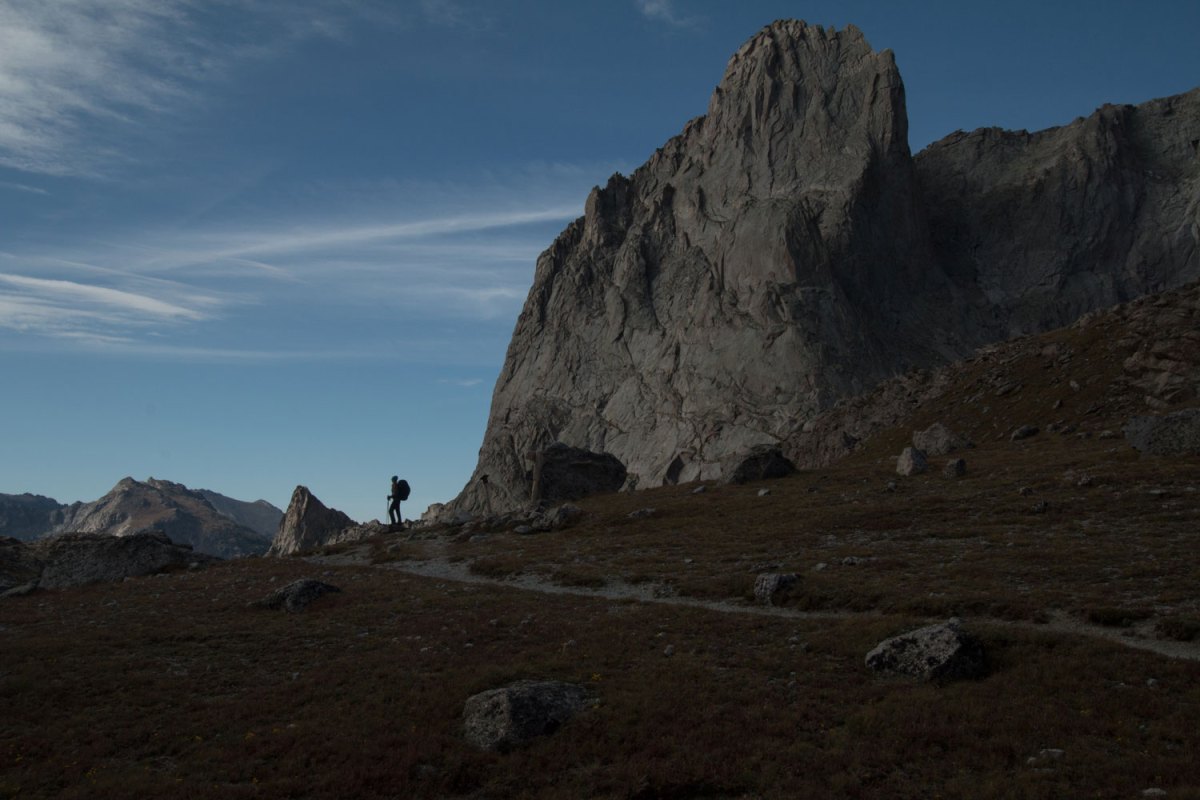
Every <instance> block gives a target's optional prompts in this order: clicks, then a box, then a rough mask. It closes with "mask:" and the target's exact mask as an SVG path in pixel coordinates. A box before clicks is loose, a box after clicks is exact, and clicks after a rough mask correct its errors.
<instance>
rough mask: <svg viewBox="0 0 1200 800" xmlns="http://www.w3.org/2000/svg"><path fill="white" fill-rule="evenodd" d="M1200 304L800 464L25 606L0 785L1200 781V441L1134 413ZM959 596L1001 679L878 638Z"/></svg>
mask: <svg viewBox="0 0 1200 800" xmlns="http://www.w3.org/2000/svg"><path fill="white" fill-rule="evenodd" d="M1197 298H1198V290H1197V289H1196V288H1195V287H1192V288H1189V289H1185V290H1181V291H1179V292H1175V293H1171V294H1168V295H1164V296H1161V297H1158V298H1151V299H1147V300H1144V301H1140V302H1138V303H1135V304H1132V305H1130V306H1127V307H1124V308H1120V309H1116V310H1114V311H1112V312H1110V313H1106V314H1101V315H1095V316H1093V317H1091V318H1088V319H1086V320H1085V321H1083V322H1082V323H1081V324H1079V325H1077V326H1075V327H1072V328H1070V329H1066V330H1062V331H1057V332H1054V333H1051V334H1047V335H1045V336H1042V337H1036V338H1028V339H1022V340H1018V341H1016V342H1013V343H1010V344H1008V345H1006V346H1004V347H998V348H993V349H991V350H989V351H987V352H985V353H983V354H981V355H980V356H979V357H977V358H976V359H974V360H972V361H970V362H964V363H962V364H958V365H954V366H953V367H951V368H949V369H948V370H947V371H945V372H942V373H922V374H914V375H910V376H906V377H905V378H903V379H901V380H898V381H896V382H894V383H893V384H890V385H887V386H884V387H881V389H880V390H879V392H877V393H876V394H875V395H873V396H871V397H868V398H865V399H864V400H862V401H861V402H859V403H857V404H847V405H846V406H844V407H843V408H841V409H837V410H835V413H834V414H833V415H832V416H831V417H830V418H829V419H827V420H825V421H823V422H822V423H821V425H822V426H825V427H816V426H814V428H813V431H811V432H813V433H815V434H819V435H821V436H823V437H824V436H827V435H828V436H830V437H833V436H836V435H837V434H838V433H840V432H850V433H851V436H852V438H854V439H856V440H857V441H856V442H855V443H854V445H853V447H852V448H851V451H852V452H851V453H850V454H849V455H848V456H847V457H845V458H844V459H842V460H840V461H838V462H836V463H834V464H832V465H828V466H823V467H820V468H814V469H808V470H804V471H801V472H799V473H797V474H795V475H793V476H791V477H787V478H782V479H777V480H771V481H761V482H751V483H747V484H743V485H732V484H730V485H723V484H715V483H695V484H688V485H679V486H670V487H662V488H658V489H653V490H646V491H638V492H624V493H617V494H609V495H604V496H597V497H592V498H588V499H584V500H581V501H578V502H577V503H576V504H575V505H576V508H577V509H578V510H577V511H576V512H571V513H557V514H549V515H541V516H533V517H529V518H525V517H521V518H517V517H509V518H506V519H500V518H496V519H491V520H488V519H480V520H474V521H471V522H467V523H465V524H459V525H455V526H449V527H440V528H435V527H427V528H419V529H416V530H408V531H398V532H390V533H383V532H381V533H379V534H378V535H376V536H374V537H373V538H370V539H368V540H366V541H356V542H343V543H339V544H335V545H332V546H329V547H325V548H321V549H317V550H309V551H307V552H303V553H300V554H299V555H298V556H297V557H289V558H253V559H243V560H237V561H231V562H226V563H221V564H218V565H216V566H211V567H208V568H206V569H203V570H178V571H174V572H168V573H165V574H163V575H161V576H150V577H141V578H135V579H131V580H127V581H125V582H122V583H109V584H96V585H91V586H85V587H81V588H75V589H69V590H62V591H37V592H34V593H32V594H28V595H24V596H18V597H10V598H6V599H4V600H0V651H2V652H3V653H4V658H3V659H2V660H0V698H3V704H4V709H5V713H4V714H3V715H0V758H2V759H3V760H2V761H0V797H24V796H58V797H89V798H91V797H106V796H107V797H128V796H140V795H149V794H154V795H157V796H168V797H170V796H188V797H240V796H246V797H256V798H258V797H298V796H299V797H344V796H360V797H397V796H404V797H408V796H415V797H472V798H484V797H572V798H574V797H629V798H633V797H646V798H649V797H695V796H707V797H795V796H821V797H880V798H882V797H888V798H895V797H914V798H915V797H921V798H928V797H933V796H939V795H940V796H943V797H979V798H989V797H997V798H998V797H1045V798H1051V797H1081V796H1088V797H1096V796H1098V797H1142V796H1169V797H1200V766H1198V765H1200V759H1198V758H1197V757H1196V756H1197V751H1198V750H1200V736H1198V735H1197V731H1200V661H1198V660H1200V596H1198V591H1197V590H1198V589H1200V561H1198V560H1197V559H1196V556H1195V535H1196V531H1197V529H1198V523H1200V455H1195V454H1192V455H1186V454H1185V455H1178V454H1177V455H1168V456H1160V455H1148V454H1143V453H1141V452H1139V451H1138V450H1137V449H1135V448H1134V447H1132V446H1131V444H1130V442H1129V441H1127V440H1126V438H1125V436H1124V434H1123V433H1122V429H1123V427H1124V426H1125V425H1126V423H1127V422H1128V420H1129V419H1130V417H1132V416H1136V415H1141V414H1145V413H1147V412H1150V413H1154V414H1165V413H1171V412H1175V411H1178V410H1181V409H1187V408H1189V407H1195V406H1196V405H1197V403H1196V400H1197V398H1196V395H1195V390H1196V387H1197V380H1196V376H1197V372H1196V370H1197V367H1198V365H1200V355H1198V352H1197V348H1196V347H1195V342H1196V338H1195V336H1194V334H1193V332H1194V330H1195V329H1197V327H1200V326H1197V325H1196V324H1195V322H1196V314H1197ZM898 398H899V399H898ZM913 398H915V400H914V399H913ZM906 404H907V405H906ZM906 408H907V409H908V410H905V409H906ZM839 415H840V416H839ZM889 415H890V416H889ZM862 421H866V422H868V423H870V424H862V425H860V426H859V427H855V428H848V427H846V425H847V424H848V423H850V422H862ZM935 422H936V423H940V424H942V425H943V426H944V427H945V428H946V429H947V430H949V431H951V432H952V433H954V434H956V435H955V436H953V437H946V436H941V437H938V436H935V435H932V434H931V435H929V436H925V437H922V436H918V437H916V441H917V442H919V443H920V444H921V445H922V446H923V447H925V448H927V451H928V452H927V455H926V458H925V461H926V463H927V465H928V466H927V469H926V470H925V471H924V472H919V473H916V474H911V475H900V474H898V472H897V463H898V461H899V459H898V457H899V456H900V454H901V452H902V450H904V449H905V448H906V447H911V446H912V445H913V444H914V431H916V432H924V431H926V430H927V429H929V428H930V427H931V426H932V425H933V424H934V423H935ZM838 425H842V426H843V427H842V429H841V431H839V429H838ZM1035 429H1036V431H1035ZM1177 438H1179V437H1177ZM1184 438H1186V437H1184ZM939 439H941V440H949V439H958V440H961V439H969V440H970V441H971V442H972V444H973V446H971V447H967V448H961V449H958V450H955V451H953V452H947V453H943V454H936V450H938V449H939V448H940V447H941V445H939V444H938V440H939ZM843 441H845V439H844V438H843ZM959 458H961V459H962V460H963V462H964V464H963V468H964V471H962V472H961V473H960V472H958V471H954V472H952V473H951V474H947V473H946V472H945V466H946V464H947V462H950V461H952V460H957V459H959ZM301 578H307V579H316V580H318V581H320V582H321V583H322V584H324V585H325V586H329V587H334V588H336V589H339V590H340V591H330V593H328V594H323V593H321V592H324V591H327V590H326V589H325V588H323V587H317V588H319V589H321V592H313V591H307V590H304V592H303V595H302V596H303V597H304V600H305V603H307V604H308V605H307V606H304V607H303V610H300V609H301V607H302V606H303V604H298V603H296V604H293V603H291V602H288V601H286V600H280V598H281V597H291V596H293V594H294V593H295V592H296V591H301V590H302V589H303V587H312V586H313V584H300V585H299V587H294V586H292V583H293V582H294V581H296V580H297V579H301ZM285 588H287V589H288V591H282V592H281V591H279V590H282V589H285ZM293 606H294V608H293ZM291 610H295V611H296V612H297V613H289V611H291ZM950 617H958V618H960V620H961V623H960V625H961V630H962V631H964V632H965V634H969V636H970V637H971V638H970V647H968V648H966V649H968V650H969V651H970V652H971V653H973V654H975V655H978V652H981V653H982V659H983V660H982V672H979V671H978V670H979V669H980V668H981V667H980V662H979V661H978V659H976V660H973V661H971V668H970V669H969V670H957V671H956V670H954V669H951V670H950V671H949V672H947V673H939V674H950V675H969V676H970V677H965V678H963V679H960V680H932V681H930V680H922V679H921V678H920V677H915V678H914V677H909V678H905V677H890V676H887V675H885V674H881V673H879V672H876V671H874V670H873V669H872V668H871V667H869V666H868V661H871V663H875V662H879V661H886V660H887V659H882V658H881V657H880V656H879V655H878V653H879V650H878V649H877V646H878V645H880V644H881V642H883V641H884V640H885V639H888V638H889V637H894V636H896V635H898V634H905V633H908V632H912V631H914V630H915V629H918V628H922V627H923V626H926V625H929V624H930V623H935V622H944V621H946V620H947V619H948V618H950ZM928 630H933V631H941V632H942V633H939V634H938V635H937V636H934V637H933V638H936V639H938V640H939V641H943V642H944V641H945V639H946V636H948V635H949V634H947V633H945V632H946V631H949V630H959V628H958V627H955V626H951V627H950V628H934V629H928ZM917 638H919V637H917ZM913 639H914V637H909V638H908V639H901V640H898V641H900V642H907V641H912V640H913ZM976 647H977V648H978V652H977V651H976V650H975V649H974V648H976ZM868 654H875V655H874V656H873V658H872V659H869V658H868ZM893 660H894V659H893ZM539 687H544V690H545V691H546V692H548V693H549V694H548V695H536V694H533V695H531V694H530V693H531V692H535V691H541V689H539ZM547 698H549V699H547ZM543 712H544V715H543V716H539V714H542V713H543ZM477 714H478V715H481V716H477ZM516 722H520V723H521V725H520V726H517V725H516ZM518 729H519V730H521V731H528V732H531V733H529V738H523V736H517V735H516V734H515V733H514V731H516V730H518ZM1160 792H1161V793H1166V794H1165V795H1162V794H1159V793H1160Z"/></svg>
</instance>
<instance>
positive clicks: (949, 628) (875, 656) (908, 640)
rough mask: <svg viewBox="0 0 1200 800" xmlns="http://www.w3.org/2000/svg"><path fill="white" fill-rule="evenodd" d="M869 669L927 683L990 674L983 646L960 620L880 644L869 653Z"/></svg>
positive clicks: (911, 632) (867, 659)
mask: <svg viewBox="0 0 1200 800" xmlns="http://www.w3.org/2000/svg"><path fill="white" fill-rule="evenodd" d="M866 664H867V667H868V668H869V669H872V670H875V671H876V672H882V673H885V674H892V675H906V676H909V677H913V678H919V679H921V680H925V681H939V682H941V681H952V680H960V679H967V678H979V677H982V676H983V675H984V674H985V673H986V672H987V662H986V659H985V656H984V651H983V645H982V644H981V643H980V642H979V640H978V639H976V638H975V637H973V636H971V635H969V634H967V633H965V632H963V630H962V628H961V625H960V623H959V621H958V620H957V619H952V620H949V621H948V622H944V623H941V624H938V625H930V626H928V627H925V628H920V629H918V630H915V631H910V632H909V633H905V634H902V635H900V636H895V637H893V638H891V639H887V640H885V641H883V642H880V643H879V644H878V645H877V646H876V647H875V649H873V650H872V651H871V652H869V653H867V657H866Z"/></svg>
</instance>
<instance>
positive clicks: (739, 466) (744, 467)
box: [726, 445, 796, 483]
mask: <svg viewBox="0 0 1200 800" xmlns="http://www.w3.org/2000/svg"><path fill="white" fill-rule="evenodd" d="M795 471H796V465H795V464H793V463H792V462H791V461H789V460H788V458H787V456H785V455H784V454H783V451H782V450H781V449H780V448H779V447H777V446H774V445H761V446H759V447H756V448H754V449H753V450H751V451H750V452H749V453H747V454H745V455H743V456H741V457H739V458H737V459H736V460H735V461H734V463H733V466H732V468H731V469H730V470H729V473H728V476H727V477H726V481H727V482H729V483H749V482H750V481H764V480H768V479H771V478H786V477H787V476H788V475H791V474H792V473H793V472H795Z"/></svg>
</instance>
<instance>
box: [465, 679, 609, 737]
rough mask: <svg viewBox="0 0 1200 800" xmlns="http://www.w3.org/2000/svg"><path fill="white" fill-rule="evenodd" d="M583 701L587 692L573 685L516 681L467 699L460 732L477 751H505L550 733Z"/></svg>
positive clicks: (569, 716) (560, 725) (555, 682)
mask: <svg viewBox="0 0 1200 800" xmlns="http://www.w3.org/2000/svg"><path fill="white" fill-rule="evenodd" d="M586 700H587V690H586V689H584V688H583V687H582V686H577V685H575V684H573V683H562V682H560V681H517V682H516V683H512V684H509V685H508V686H504V687H502V688H500V689H491V690H489V691H486V692H480V693H479V694H476V695H472V696H471V697H469V698H467V702H466V704H465V705H464V706H463V733H464V735H465V736H466V739H467V741H468V742H470V743H471V744H473V745H475V746H476V747H478V748H480V749H481V750H498V751H504V750H509V749H512V748H513V747H518V746H520V745H523V744H525V743H527V742H529V741H531V740H532V739H535V738H537V737H539V736H546V735H548V734H551V733H554V732H555V731H556V730H558V729H559V728H560V727H562V725H563V723H564V722H566V721H567V720H568V719H570V718H571V717H572V716H574V715H575V714H576V713H578V711H579V710H580V709H582V708H583V705H584V702H585V701H586Z"/></svg>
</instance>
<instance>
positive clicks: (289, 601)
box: [252, 578, 341, 614]
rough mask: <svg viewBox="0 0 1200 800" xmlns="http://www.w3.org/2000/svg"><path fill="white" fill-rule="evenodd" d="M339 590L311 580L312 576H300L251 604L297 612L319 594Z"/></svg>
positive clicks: (291, 612) (302, 609) (292, 612)
mask: <svg viewBox="0 0 1200 800" xmlns="http://www.w3.org/2000/svg"><path fill="white" fill-rule="evenodd" d="M340 591H341V589H339V588H338V587H336V586H331V585H330V584H328V583H324V582H322V581H318V580H313V579H312V578H301V579H300V580H298V581H292V582H291V583H289V584H288V585H287V586H283V587H281V588H279V589H276V590H275V591H273V592H271V593H270V594H269V595H267V596H266V597H264V598H263V599H262V600H259V601H258V602H257V603H253V604H252V605H256V606H258V607H260V608H273V609H279V608H282V609H283V610H284V611H287V612H288V613H290V614H298V613H299V612H301V611H304V610H305V609H306V608H308V607H309V605H311V604H312V602H313V601H314V600H316V599H317V598H318V597H320V596H321V595H324V594H329V593H330V592H340Z"/></svg>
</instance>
